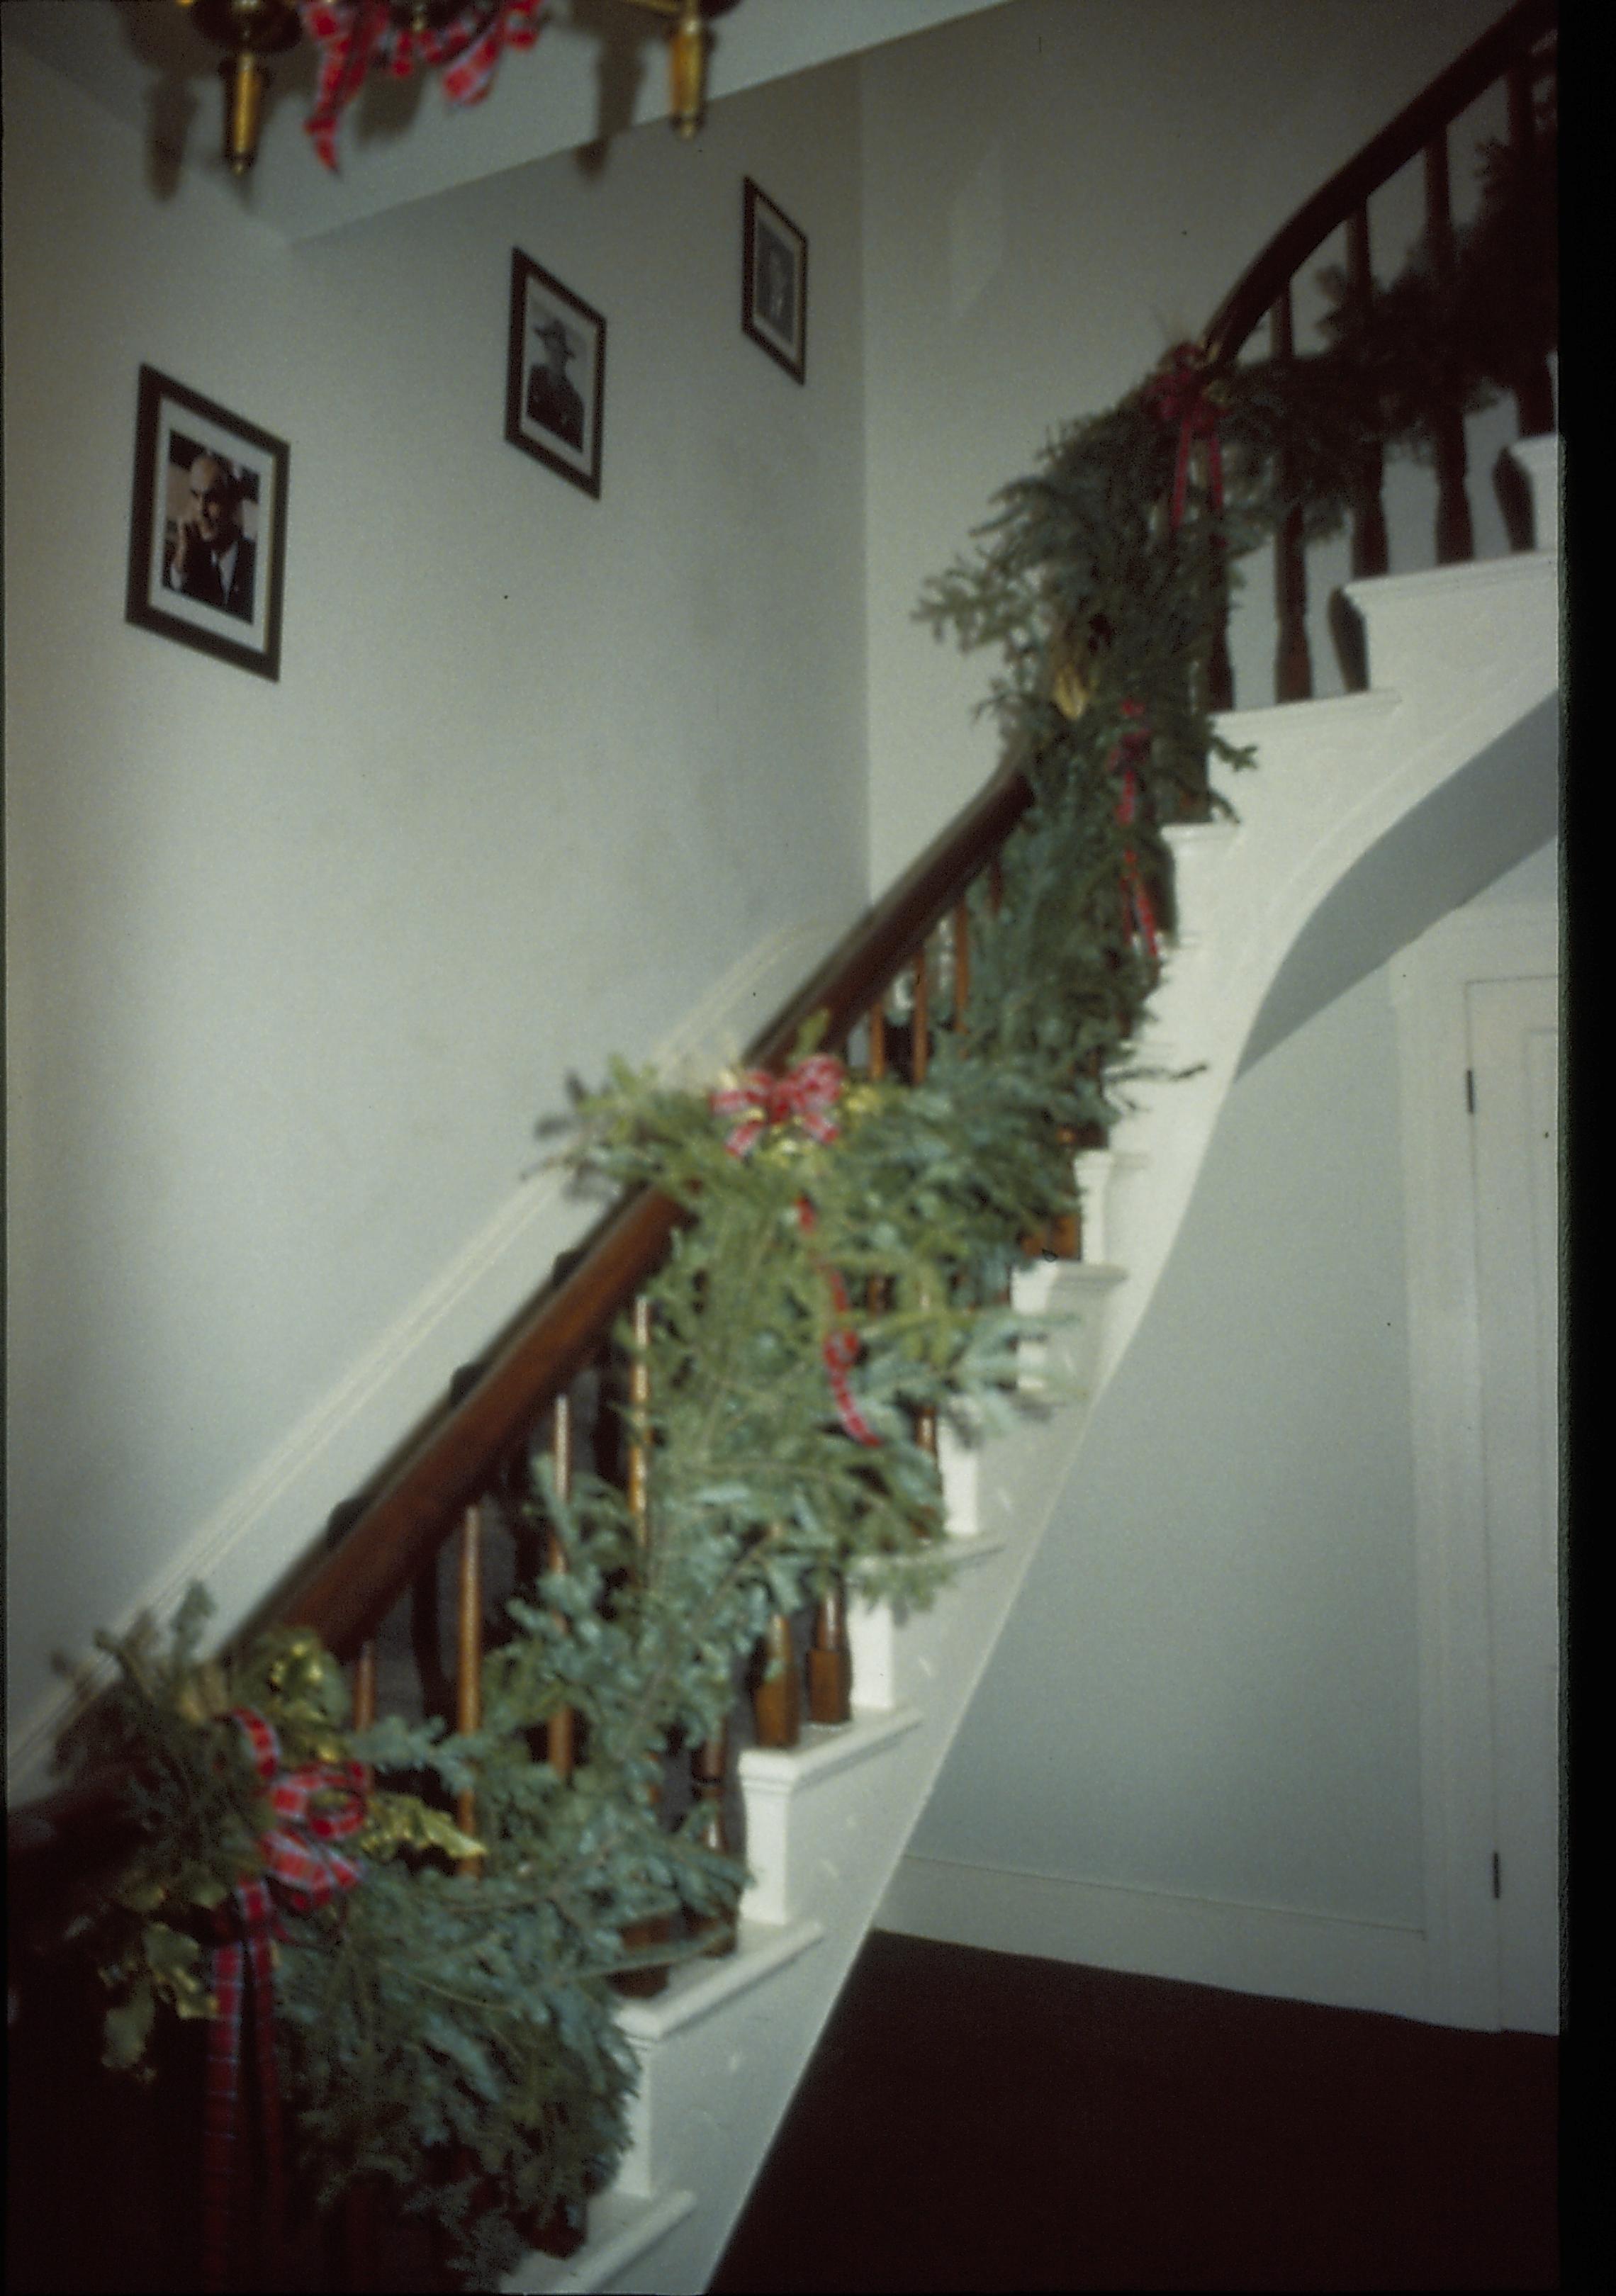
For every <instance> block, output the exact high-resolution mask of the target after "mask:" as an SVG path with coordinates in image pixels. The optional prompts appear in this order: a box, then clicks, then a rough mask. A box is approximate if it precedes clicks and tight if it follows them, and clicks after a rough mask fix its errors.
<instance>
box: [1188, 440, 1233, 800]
mask: <svg viewBox="0 0 1616 2296" xmlns="http://www.w3.org/2000/svg"><path fill="white" fill-rule="evenodd" d="M1210 457H1211V448H1210V446H1209V445H1208V444H1207V442H1206V440H1205V439H1202V442H1201V444H1200V446H1199V447H1197V448H1196V462H1197V465H1198V467H1199V470H1200V473H1201V480H1202V486H1203V487H1204V488H1206V491H1207V496H1208V499H1209V501H1210V495H1211V461H1210ZM1210 546H1211V553H1212V566H1211V579H1212V600H1211V603H1212V634H1211V636H1210V639H1209V640H1208V642H1207V650H1206V669H1205V676H1206V706H1207V708H1208V709H1233V708H1234V707H1235V665H1234V663H1233V662H1232V661H1231V660H1230V659H1229V574H1228V555H1227V548H1226V543H1225V540H1224V536H1223V531H1222V529H1221V527H1219V528H1218V529H1216V530H1215V531H1214V533H1213V535H1212V537H1211V545H1210ZM1211 809H1212V808H1211V801H1210V797H1209V796H1207V795H1206V794H1204V793H1203V792H1201V791H1197V792H1196V793H1195V795H1194V798H1193V799H1190V798H1187V797H1186V798H1185V800H1184V802H1183V804H1182V806H1181V808H1180V814H1179V817H1180V819H1181V820H1185V821H1205V820H1208V819H1210V815H1211Z"/></svg>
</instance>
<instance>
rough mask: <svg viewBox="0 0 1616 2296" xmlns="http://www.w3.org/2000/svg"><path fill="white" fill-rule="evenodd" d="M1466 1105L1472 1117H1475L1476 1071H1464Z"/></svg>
mask: <svg viewBox="0 0 1616 2296" xmlns="http://www.w3.org/2000/svg"><path fill="white" fill-rule="evenodd" d="M1464 1105H1465V1107H1466V1109H1467V1110H1468V1111H1469V1112H1470V1113H1471V1115H1472V1116H1473V1115H1474V1114H1475V1112H1476V1072H1475V1070H1474V1069H1466V1070H1465V1071H1464Z"/></svg>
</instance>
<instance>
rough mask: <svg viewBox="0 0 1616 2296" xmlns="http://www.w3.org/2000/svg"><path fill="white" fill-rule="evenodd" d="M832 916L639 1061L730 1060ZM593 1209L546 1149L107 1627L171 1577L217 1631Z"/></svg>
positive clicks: (779, 999) (805, 926) (764, 944)
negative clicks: (203, 1608)
mask: <svg viewBox="0 0 1616 2296" xmlns="http://www.w3.org/2000/svg"><path fill="white" fill-rule="evenodd" d="M845 922H846V921H845V919H839V918H835V917H814V918H804V919H802V920H800V921H799V922H796V923H794V924H791V925H785V926H781V927H778V928H776V930H775V931H773V932H771V933H769V934H767V935H766V936H765V937H764V939H762V940H760V941H759V943H758V944H757V945H756V947H753V948H751V949H749V950H748V951H747V953H746V955H745V956H743V957H742V959H741V960H740V962H739V963H738V964H734V965H732V966H731V968H730V970H729V971H728V972H726V974H725V975H724V977H723V978H722V979H721V980H719V981H718V984H717V985H716V987H715V988H713V989H712V990H711V991H710V993H709V994H708V995H707V996H704V997H703V998H702V1000H701V1003H700V1004H699V1005H697V1006H696V1007H695V1009H694V1011H693V1013H690V1014H689V1015H688V1016H687V1018H686V1019H685V1021H683V1022H681V1024H680V1025H679V1026H678V1027H677V1029H674V1030H673V1031H672V1032H671V1033H670V1034H669V1036H668V1037H666V1038H664V1040H663V1041H662V1043H661V1044H660V1046H658V1047H657V1048H656V1050H655V1051H654V1053H653V1054H652V1057H651V1065H652V1066H654V1067H655V1068H656V1069H657V1070H659V1071H660V1073H661V1074H662V1075H663V1076H664V1077H665V1078H668V1080H669V1082H671V1083H684V1084H693V1083H695V1082H697V1081H698V1080H701V1079H704V1078H708V1077H710V1076H711V1075H713V1074H714V1073H715V1071H716V1070H718V1069H719V1068H721V1067H723V1066H724V1065H726V1063H727V1062H732V1061H734V1059H735V1058H736V1057H737V1055H738V1054H739V1052H740V1051H741V1049H742V1046H744V1045H745V1044H748V1043H750V1042H751V1040H752V1039H753V1038H754V1037H756V1036H757V1035H758V1034H759V1030H760V1029H763V1028H764V1027H765V1026H767V1023H768V1022H769V1021H771V1020H772V1019H773V1018H774V1015H775V1013H776V1012H778V1011H779V1010H780V1009H781V1007H782V1006H783V1005H784V1003H785V1000H786V998H787V996H790V995H791V993H792V990H793V989H794V988H796V987H797V985H798V983H799V982H800V980H801V979H802V977H803V975H804V973H805V972H807V971H808V968H809V966H810V964H813V963H815V962H816V961H817V960H818V959H819V958H820V957H822V956H823V955H824V951H825V950H826V949H827V948H829V947H833V945H834V943H835V940H836V939H837V936H838V934H839V933H840V932H841V931H842V930H843V929H844V927H845ZM598 1211H599V1208H598V1206H596V1205H594V1204H585V1203H582V1202H580V1201H578V1200H576V1199H573V1198H570V1196H569V1195H568V1193H567V1182H566V1178H565V1176H564V1175H563V1174H562V1172H561V1171H560V1170H559V1169H556V1167H555V1166H554V1163H551V1164H549V1165H546V1167H545V1168H544V1169H540V1170H538V1171H537V1172H535V1173H533V1174H530V1175H529V1177H527V1178H526V1179H524V1180H523V1181H522V1182H521V1185H519V1186H518V1188H517V1190H516V1192H515V1193H514V1194H513V1195H512V1196H511V1197H509V1198H508V1199H507V1201H505V1202H504V1204H503V1205H502V1206H501V1207H500V1209H499V1210H498V1211H496V1213H495V1215H494V1217H493V1218H491V1219H490V1220H488V1222H487V1223H486V1224H485V1225H484V1226H482V1227H481V1228H480V1230H479V1231H478V1233H477V1234H475V1235H473V1236H472V1238H471V1239H470V1241H469V1242H467V1243H466V1244H465V1245H464V1246H463V1249H462V1250H461V1251H459V1252H457V1253H456V1254H455V1258H454V1259H452V1260H451V1261H450V1262H449V1264H448V1266H447V1267H445V1268H444V1269H443V1270H442V1271H441V1272H440V1273H439V1275H437V1276H436V1277H434V1279H433V1280H432V1282H431V1283H429V1284H428V1285H427V1286H426V1288H425V1290H424V1291H422V1292H421V1293H420V1294H419V1296H418V1297H417V1298H416V1299H415V1300H413V1301H412V1302H411V1304H410V1306H409V1307H408V1308H406V1310H405V1312H404V1314H403V1315H402V1316H399V1317H398V1320H397V1321H396V1322H395V1323H394V1324H391V1325H390V1327H389V1329H388V1330H386V1331H385V1332H383V1333H381V1336H380V1338H379V1339H377V1340H376V1341H375V1342H374V1343H373V1345H372V1346H371V1347H370V1348H369V1349H366V1351H365V1354H364V1355H362V1356H361V1357H359V1359H358V1360H357V1362H356V1363H355V1364H353V1365H350V1367H349V1370H348V1371H347V1372H346V1373H345V1374H343V1376H342V1377H341V1378H340V1380H339V1381H338V1382H337V1383H336V1385H335V1386H334V1387H333V1388H332V1389H331V1390H330V1391H329V1392H328V1393H327V1394H326V1395H324V1396H323V1397H322V1398H321V1399H320V1401H319V1402H318V1403H317V1404H316V1405H315V1406H314V1408H313V1409H312V1410H310V1411H308V1412H307V1413H305V1415H304V1416H303V1417H302V1418H301V1419H300V1420H299V1422H298V1423H297V1424H296V1425H295V1426H294V1427H293V1428H291V1431H289V1432H288V1433H287V1434H286V1435H285V1436H284V1438H283V1439H282V1440H281V1441H280V1442H279V1443H278V1444H276V1445H275V1448H274V1449H273V1450H272V1451H271V1452H270V1453H269V1454H268V1456H267V1457H266V1458H264V1459H263V1460H261V1461H260V1462H259V1463H258V1465H257V1466H256V1467H255V1468H253V1470H252V1471H251V1472H250V1473H249V1474H248V1475H247V1476H245V1477H244V1478H243V1480H242V1481H241V1482H240V1483H238V1484H237V1485H236V1487H235V1488H234V1490H233V1491H231V1492H230V1493H229V1494H228V1496H227V1497H226V1498H225V1499H224V1501H223V1502H222V1503H221V1505H218V1506H217V1507H216V1508H215V1510H214V1511H213V1513H211V1514H210V1515H209V1516H208V1517H207V1519H206V1520H205V1521H202V1522H201V1523H199V1524H197V1525H196V1526H195V1527H194V1528H193V1529H192V1530H191V1531H190V1532H189V1534H188V1535H185V1536H182V1537H181V1538H179V1539H178V1541H177V1543H176V1546H175V1548H174V1550H173V1552H172V1554H170V1557H169V1559H168V1562H167V1563H166V1564H165V1566H164V1567H163V1569H162V1570H160V1571H159V1572H158V1573H157V1574H156V1575H155V1576H154V1577H153V1578H152V1579H149V1580H148V1582H147V1583H146V1585H145V1586H144V1587H143V1588H142V1590H141V1592H140V1594H139V1595H137V1597H136V1598H135V1601H134V1602H133V1603H130V1604H129V1606H128V1608H127V1611H125V1612H124V1614H123V1615H122V1617H121V1618H119V1619H118V1620H113V1621H112V1622H111V1631H112V1632H113V1633H114V1634H127V1632H128V1630H129V1628H131V1627H132V1626H133V1625H134V1623H135V1620H136V1619H138V1618H139V1617H141V1616H142V1615H143V1614H149V1615H150V1616H152V1617H153V1618H155V1619H158V1620H168V1618H170V1617H171V1616H172V1615H173V1613H174V1611H176V1610H177V1608H178V1607H179V1603H180V1601H181V1598H182V1597H183V1595H185V1590H186V1588H187V1587H190V1586H191V1585H193V1583H195V1582H200V1583H201V1585H203V1586H205V1587H207V1588H208V1590H209V1594H210V1595H212V1597H213V1600H214V1603H215V1608H216V1618H215V1626H216V1628H217V1632H218V1634H220V1635H228V1634H229V1633H231V1632H232V1631H233V1630H234V1628H236V1627H237V1626H239V1625H240V1624H241V1622H242V1620H243V1619H245V1618H246V1617H248V1616H249V1615H250V1612H251V1611H253V1610H254V1609H255V1608H256V1606H257V1605H258V1603H260V1602H261V1601H262V1600H263V1598H264V1596H265V1595H266V1594H267V1591H268V1590H269V1588H270V1587H273V1586H274V1585H275V1582H276V1580H277V1579H281V1578H283V1576H284V1575H285V1574H286V1573H287V1572H289V1571H290V1570H292V1569H293V1568H294V1567H295V1566H296V1565H297V1564H298V1563H299V1562H300V1560H301V1559H302V1557H303V1556H304V1555H305V1554H307V1553H308V1550H309V1547H310V1546H311V1544H312V1543H313V1542H314V1541H315V1540H316V1538H318V1537H319V1536H320V1535H321V1532H322V1529H323V1526H324V1523H325V1522H326V1521H327V1520H328V1519H329V1517H330V1514H331V1512H332V1508H333V1507H334V1506H335V1505H337V1504H338V1503H339V1502H340V1500H341V1499H342V1498H343V1497H344V1496H345V1495H346V1494H347V1493H349V1491H353V1490H357V1489H358V1488H362V1487H363V1486H364V1484H365V1482H366V1481H367V1480H368V1479H369V1478H370V1477H371V1476H372V1475H373V1473H374V1472H375V1471H376V1469H377V1467H378V1465H379V1464H381V1462H382V1461H383V1460H385V1459H387V1458H388V1457H390V1456H391V1455H392V1453H393V1451H394V1450H395V1448H396V1447H397V1445H398V1441H399V1438H400V1435H401V1433H402V1432H403V1431H406V1430H408V1429H409V1428H411V1427H414V1426H416V1425H418V1424H419V1423H421V1421H422V1419H423V1418H425V1416H426V1415H428V1413H429V1412H431V1410H433V1409H434V1408H435V1407H436V1406H437V1405H438V1404H439V1402H440V1401H441V1399H442V1398H443V1396H444V1395H445V1393H446V1392H447V1387H448V1382H449V1380H450V1377H451V1376H452V1374H453V1373H454V1371H455V1367H456V1366H457V1365H460V1364H462V1363H466V1362H470V1361H473V1360H475V1358H476V1357H477V1356H478V1354H479V1353H480V1350H481V1349H483V1348H485V1347H486V1346H487V1345H488V1340H489V1338H490V1336H491V1335H492V1334H493V1333H496V1332H498V1331H499V1330H501V1329H502V1328H503V1326H504V1324H507V1323H508V1322H509V1321H510V1320H511V1318H512V1317H513V1316H514V1315H515V1314H516V1313H517V1312H518V1311H519V1310H520V1308H521V1307H522V1305H523V1303H524V1302H525V1301H526V1300H529V1299H530V1298H531V1297H532V1295H533V1293H534V1292H536V1291H537V1290H538V1288H539V1286H540V1285H541V1284H542V1283H545V1282H546V1279H547V1277H548V1275H549V1274H550V1270H551V1267H552V1266H553V1264H554V1259H555V1256H556V1254H557V1253H558V1252H560V1251H565V1250H567V1249H568V1248H569V1247H570V1245H572V1244H574V1243H576V1242H577V1241H578V1236H579V1235H580V1234H582V1233H584V1232H585V1231H586V1230H587V1228H588V1227H590V1226H592V1225H593V1223H594V1221H595V1218H597V1217H598ZM110 1675H111V1661H108V1660H105V1659H101V1660H96V1661H92V1662H91V1663H90V1664H89V1665H88V1666H87V1667H86V1670H85V1674H84V1677H83V1681H84V1683H85V1684H86V1685H87V1686H89V1687H92V1688H93V1687H94V1686H97V1685H99V1684H101V1683H102V1682H104V1681H105V1680H107V1679H108V1678H109V1677H110ZM79 1694H80V1693H79V1692H78V1689H76V1688H75V1686H74V1685H71V1684H66V1683H64V1684H63V1685H61V1686H60V1687H53V1688H52V1689H51V1690H50V1691H48V1692H47V1693H45V1696H44V1697H43V1698H41V1699H40V1700H39V1702H37V1705H36V1707H35V1709H34V1711H33V1712H32V1714H30V1715H29V1718H28V1720H27V1721H26V1723H25V1724H24V1725H23V1726H21V1728H20V1729H19V1730H18V1731H17V1732H15V1734H13V1736H12V1742H11V1745H10V1747H9V1749H8V1751H7V1761H6V1793H7V1798H8V1800H12V1801H16V1800H21V1799H23V1798H26V1797H27V1796H28V1795H29V1794H33V1793H37V1792H42V1791H43V1790H44V1789H45V1786H46V1785H47V1784H48V1783H49V1764H50V1756H51V1750H52V1748H53V1745H54V1743H55V1741H56V1738H57V1736H58V1734H59V1733H60V1732H61V1730H62V1726H63V1724H64V1723H65V1722H66V1720H67V1718H68V1716H69V1713H70V1711H71V1710H72V1707H73V1704H74V1702H75V1700H76V1699H77V1697H78V1695H79Z"/></svg>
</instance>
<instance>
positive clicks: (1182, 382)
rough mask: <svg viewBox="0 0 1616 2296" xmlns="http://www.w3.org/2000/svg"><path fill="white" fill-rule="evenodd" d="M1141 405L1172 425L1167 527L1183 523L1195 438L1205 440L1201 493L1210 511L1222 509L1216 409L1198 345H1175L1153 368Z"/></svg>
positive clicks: (1201, 351)
mask: <svg viewBox="0 0 1616 2296" xmlns="http://www.w3.org/2000/svg"><path fill="white" fill-rule="evenodd" d="M1144 403H1145V405H1146V406H1148V407H1149V408H1150V410H1151V413H1152V414H1154V415H1155V416H1156V418H1157V420H1158V421H1159V422H1162V423H1164V424H1166V425H1167V426H1168V427H1169V429H1170V428H1171V426H1172V425H1173V424H1174V423H1175V422H1176V423H1177V425H1178V459H1177V463H1176V465H1175V467H1174V471H1173V502H1172V510H1171V512H1170V527H1171V531H1172V532H1173V533H1174V534H1177V531H1178V529H1179V527H1180V526H1181V525H1182V524H1183V523H1184V505H1185V497H1186V496H1187V494H1188V491H1189V480H1190V456H1191V455H1192V453H1193V452H1194V447H1195V442H1196V440H1197V439H1204V440H1205V441H1206V488H1207V497H1208V499H1209V501H1210V504H1211V505H1212V508H1213V510H1214V511H1220V510H1221V509H1222V508H1223V447H1222V444H1221V442H1220V441H1219V439H1218V408H1217V406H1216V403H1215V402H1214V400H1213V398H1212V395H1211V391H1210V387H1209V378H1208V373H1207V365H1206V354H1205V352H1204V351H1203V350H1202V348H1201V346H1200V345H1199V344H1198V343H1175V345H1174V346H1173V348H1172V349H1171V350H1170V351H1169V353H1168V355H1167V357H1166V358H1165V359H1164V360H1163V361H1162V363H1161V368H1160V369H1159V371H1158V372H1157V373H1155V374H1153V376H1152V377H1151V379H1150V381H1148V382H1147V383H1146V384H1145V386H1144Z"/></svg>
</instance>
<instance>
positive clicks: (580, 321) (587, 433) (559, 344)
mask: <svg viewBox="0 0 1616 2296" xmlns="http://www.w3.org/2000/svg"><path fill="white" fill-rule="evenodd" d="M605 398H606V322H605V321H604V319H603V318H602V316H601V315H600V313H599V312H598V311H592V310H591V309H590V308H589V306H588V304H587V303H586V302H584V301H583V300H582V299H581V298H580V297H578V296H577V295H575V294H574V293H573V292H572V290H571V289H570V287H563V286H562V283H561V281H560V280H559V279H554V278H552V277H551V275H550V274H549V272H547V271H546V270H545V269H544V267H543V266H542V265H540V264H537V263H535V262H534V260H533V258H532V257H531V256H530V255H524V254H523V253H522V251H521V248H520V247H513V249H512V250H511V348H510V357H509V362H508V365H507V368H506V374H505V437H506V438H507V439H509V440H510V442H511V444H512V446H513V447H521V449H522V452H523V453H524V454H527V455H532V456H533V457H534V459H535V461H537V462H540V463H548V464H549V465H550V468H551V469H552V470H553V471H560V472H561V475H562V478H563V479H570V480H571V481H572V483H573V485H574V486H575V487H582V488H583V490H584V492H585V493H586V494H587V495H593V496H595V499H596V501H597V502H598V501H599V499H600V492H601V411H602V409H603V406H604V405H605Z"/></svg>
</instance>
